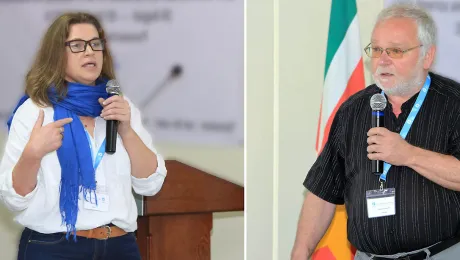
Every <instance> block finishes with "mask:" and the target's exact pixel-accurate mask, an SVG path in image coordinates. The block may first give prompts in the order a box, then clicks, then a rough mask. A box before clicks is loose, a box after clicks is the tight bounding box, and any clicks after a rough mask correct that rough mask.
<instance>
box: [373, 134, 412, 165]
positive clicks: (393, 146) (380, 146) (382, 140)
mask: <svg viewBox="0 0 460 260" xmlns="http://www.w3.org/2000/svg"><path fill="white" fill-rule="evenodd" d="M367 136H368V138H367V143H368V144H369V146H368V147H367V152H368V153H369V154H368V155H367V157H368V158H369V159H371V160H380V161H385V162H387V163H389V164H391V165H395V166H407V165H408V164H409V162H410V160H411V159H412V150H413V148H414V146H412V145H410V144H409V143H407V142H406V141H405V140H404V139H402V137H401V136H400V135H399V134H398V133H394V132H391V131H390V130H388V129H386V128H383V127H374V128H372V129H370V130H369V132H367Z"/></svg>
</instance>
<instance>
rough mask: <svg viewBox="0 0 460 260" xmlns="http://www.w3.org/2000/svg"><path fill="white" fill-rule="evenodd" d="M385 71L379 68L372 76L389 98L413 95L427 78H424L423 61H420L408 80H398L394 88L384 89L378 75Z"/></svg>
mask: <svg viewBox="0 0 460 260" xmlns="http://www.w3.org/2000/svg"><path fill="white" fill-rule="evenodd" d="M384 71H385V69H382V67H378V68H377V70H376V72H375V74H374V75H372V77H373V79H374V81H375V84H376V85H377V87H379V88H380V89H381V90H383V91H384V92H385V94H387V95H389V96H400V97H405V96H408V95H410V94H413V93H414V92H415V90H416V89H417V88H419V87H420V85H421V84H422V83H423V82H425V78H424V76H423V60H422V59H420V60H419V62H417V64H416V65H415V68H414V70H413V71H414V73H413V74H412V76H411V77H410V78H409V79H408V80H399V79H397V81H396V83H395V85H394V86H393V87H389V88H387V87H384V86H383V85H382V83H381V82H380V81H379V79H378V77H376V75H379V74H380V73H382V72H384Z"/></svg>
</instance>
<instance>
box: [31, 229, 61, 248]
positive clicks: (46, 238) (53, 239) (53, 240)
mask: <svg viewBox="0 0 460 260" xmlns="http://www.w3.org/2000/svg"><path fill="white" fill-rule="evenodd" d="M65 236H66V235H65V233H62V234H61V233H54V234H42V233H38V232H32V234H30V237H29V240H28V242H29V243H31V244H40V245H56V244H59V243H61V242H63V241H65V240H66V238H65Z"/></svg>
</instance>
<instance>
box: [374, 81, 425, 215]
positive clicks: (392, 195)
mask: <svg viewBox="0 0 460 260" xmlns="http://www.w3.org/2000/svg"><path fill="white" fill-rule="evenodd" d="M430 83H431V77H430V75H427V77H426V80H425V84H424V85H423V87H422V89H421V90H420V93H419V95H418V97H417V100H416V101H415V104H414V105H413V106H412V109H411V112H410V114H409V116H408V117H407V119H406V122H405V123H404V126H403V128H402V129H401V132H400V133H399V134H400V135H401V137H402V138H403V139H406V136H407V134H408V133H409V130H410V128H411V126H412V123H413V122H414V120H415V118H416V117H417V114H418V112H419V111H420V108H421V107H422V104H423V102H424V101H425V98H426V95H427V93H428V89H429V88H430ZM382 94H384V92H383V90H382ZM390 168H391V164H389V163H387V162H385V163H384V165H383V173H382V174H381V175H380V177H379V181H380V189H378V190H368V191H366V201H367V214H368V217H369V218H376V217H384V216H391V215H395V214H396V207H395V205H396V192H395V188H386V189H385V188H384V184H385V182H386V180H387V174H388V171H389V170H390Z"/></svg>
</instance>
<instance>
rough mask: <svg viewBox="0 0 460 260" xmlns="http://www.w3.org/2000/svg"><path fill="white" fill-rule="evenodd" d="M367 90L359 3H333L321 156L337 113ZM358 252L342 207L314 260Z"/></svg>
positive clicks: (320, 133) (319, 145) (320, 134)
mask: <svg viewBox="0 0 460 260" xmlns="http://www.w3.org/2000/svg"><path fill="white" fill-rule="evenodd" d="M364 87H365V82H364V69H363V59H362V48H361V43H360V37H359V23H358V15H357V7H356V0H332V5H331V16H330V19H329V34H328V42H327V53H326V68H325V72H324V89H323V96H322V100H321V110H320V117H319V123H318V133H317V137H316V152H317V153H318V154H319V153H320V152H321V150H322V149H323V147H324V144H325V143H326V141H327V138H328V135H329V130H330V127H331V124H332V120H333V119H334V116H335V114H336V112H337V109H338V108H339V107H340V105H341V104H342V103H343V102H344V101H345V100H346V99H347V98H349V97H350V96H351V95H353V94H354V93H356V92H357V91H359V90H361V89H364ZM354 252H355V249H354V248H352V246H351V245H350V243H349V242H348V239H347V216H346V211H345V207H344V206H338V207H337V210H336V213H335V216H334V219H333V220H332V223H331V225H330V227H329V229H328V231H327V233H326V235H325V236H324V237H323V239H322V240H321V241H320V243H319V244H318V246H317V250H316V252H315V253H314V255H313V257H312V258H313V260H342V259H353V257H354Z"/></svg>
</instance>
